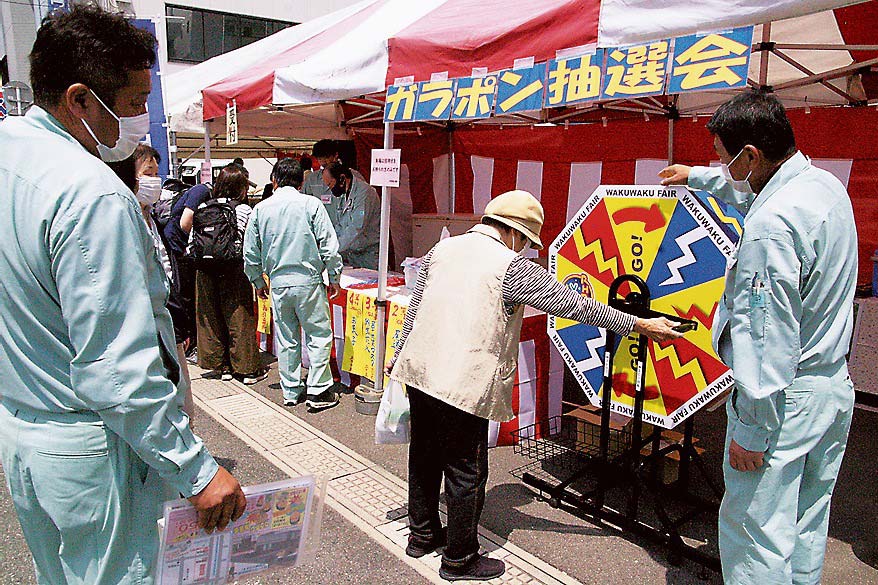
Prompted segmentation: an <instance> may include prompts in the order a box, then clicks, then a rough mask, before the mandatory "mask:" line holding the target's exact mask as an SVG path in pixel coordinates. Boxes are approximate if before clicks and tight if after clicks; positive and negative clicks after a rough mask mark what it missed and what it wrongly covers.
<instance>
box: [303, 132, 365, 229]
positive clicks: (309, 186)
mask: <svg viewBox="0 0 878 585" xmlns="http://www.w3.org/2000/svg"><path fill="white" fill-rule="evenodd" d="M311 156H313V157H314V160H316V161H317V162H318V163H319V164H320V170H319V171H315V172H312V173H309V174H308V176H307V177H306V178H305V181H304V182H303V183H302V187H301V192H302V193H304V194H306V195H311V196H313V197H317V198H318V199H320V201H322V202H323V205H324V206H325V207H326V213H327V214H328V215H329V220H330V221H331V222H332V227H333V228H334V229H336V230H337V229H338V216H339V207H340V205H341V204H342V200H341V197H333V195H332V189H330V188H329V187H327V186H326V183H325V182H324V181H323V170H324V169H325V168H326V167H328V166H329V165H331V164H333V163H337V162H339V158H338V144H337V143H336V141H335V140H329V139H323V140H318V141H317V142H316V143H314V148H313V149H312V150H311ZM304 170H305V169H303V171H304ZM351 172H352V173H353V175H354V177H357V178H359V179H361V180H363V175H361V174H360V173H359V171H357V170H354V169H351Z"/></svg>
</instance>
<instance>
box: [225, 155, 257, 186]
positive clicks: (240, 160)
mask: <svg viewBox="0 0 878 585" xmlns="http://www.w3.org/2000/svg"><path fill="white" fill-rule="evenodd" d="M230 164H233V165H238V166H239V167H240V168H241V170H242V171H244V176H245V177H247V184H248V185H249V186H250V188H254V187H256V183H254V182H253V181H251V180H250V171H248V170H247V167H245V166H244V159H243V158H241V157H240V156H239V157H237V158H235V159H233V160H232V162H231V163H230Z"/></svg>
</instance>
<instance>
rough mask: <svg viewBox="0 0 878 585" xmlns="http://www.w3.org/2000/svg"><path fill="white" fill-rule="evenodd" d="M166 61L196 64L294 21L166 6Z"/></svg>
mask: <svg viewBox="0 0 878 585" xmlns="http://www.w3.org/2000/svg"><path fill="white" fill-rule="evenodd" d="M165 15H166V16H167V19H166V22H167V33H168V60H169V61H185V62H189V63H200V62H201V61H206V60H207V59H210V58H211V57H216V56H217V55H221V54H223V53H228V52H229V51H234V50H235V49H237V48H239V47H243V46H245V45H249V44H250V43H252V42H254V41H258V40H259V39H264V38H265V37H267V36H270V35H273V34H274V33H276V32H278V31H281V30H283V29H285V28H287V27H290V26H295V25H296V24H298V23H295V22H284V21H281V20H271V19H267V18H256V17H253V16H238V15H237V14H229V13H226V12H216V11H213V10H201V9H200V8H185V7H182V6H172V5H167V6H166V7H165Z"/></svg>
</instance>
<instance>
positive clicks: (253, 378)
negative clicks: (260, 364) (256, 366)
mask: <svg viewBox="0 0 878 585" xmlns="http://www.w3.org/2000/svg"><path fill="white" fill-rule="evenodd" d="M235 377H236V378H238V380H239V381H240V382H241V383H242V384H246V385H247V386H252V385H253V384H256V383H257V382H261V381H262V380H264V379H266V378H267V377H268V370H262V371H261V372H256V373H255V374H244V375H236V376H235Z"/></svg>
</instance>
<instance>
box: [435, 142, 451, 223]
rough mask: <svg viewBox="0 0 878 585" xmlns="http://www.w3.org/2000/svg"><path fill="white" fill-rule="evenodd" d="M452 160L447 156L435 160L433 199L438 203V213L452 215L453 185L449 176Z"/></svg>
mask: <svg viewBox="0 0 878 585" xmlns="http://www.w3.org/2000/svg"><path fill="white" fill-rule="evenodd" d="M450 165H451V158H450V157H449V156H448V155H447V154H443V155H441V156H437V157H436V158H434V159H433V199H434V200H435V201H436V213H439V214H445V213H451V185H449V184H448V176H449V172H450V169H449V168H448V167H449V166H450Z"/></svg>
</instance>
